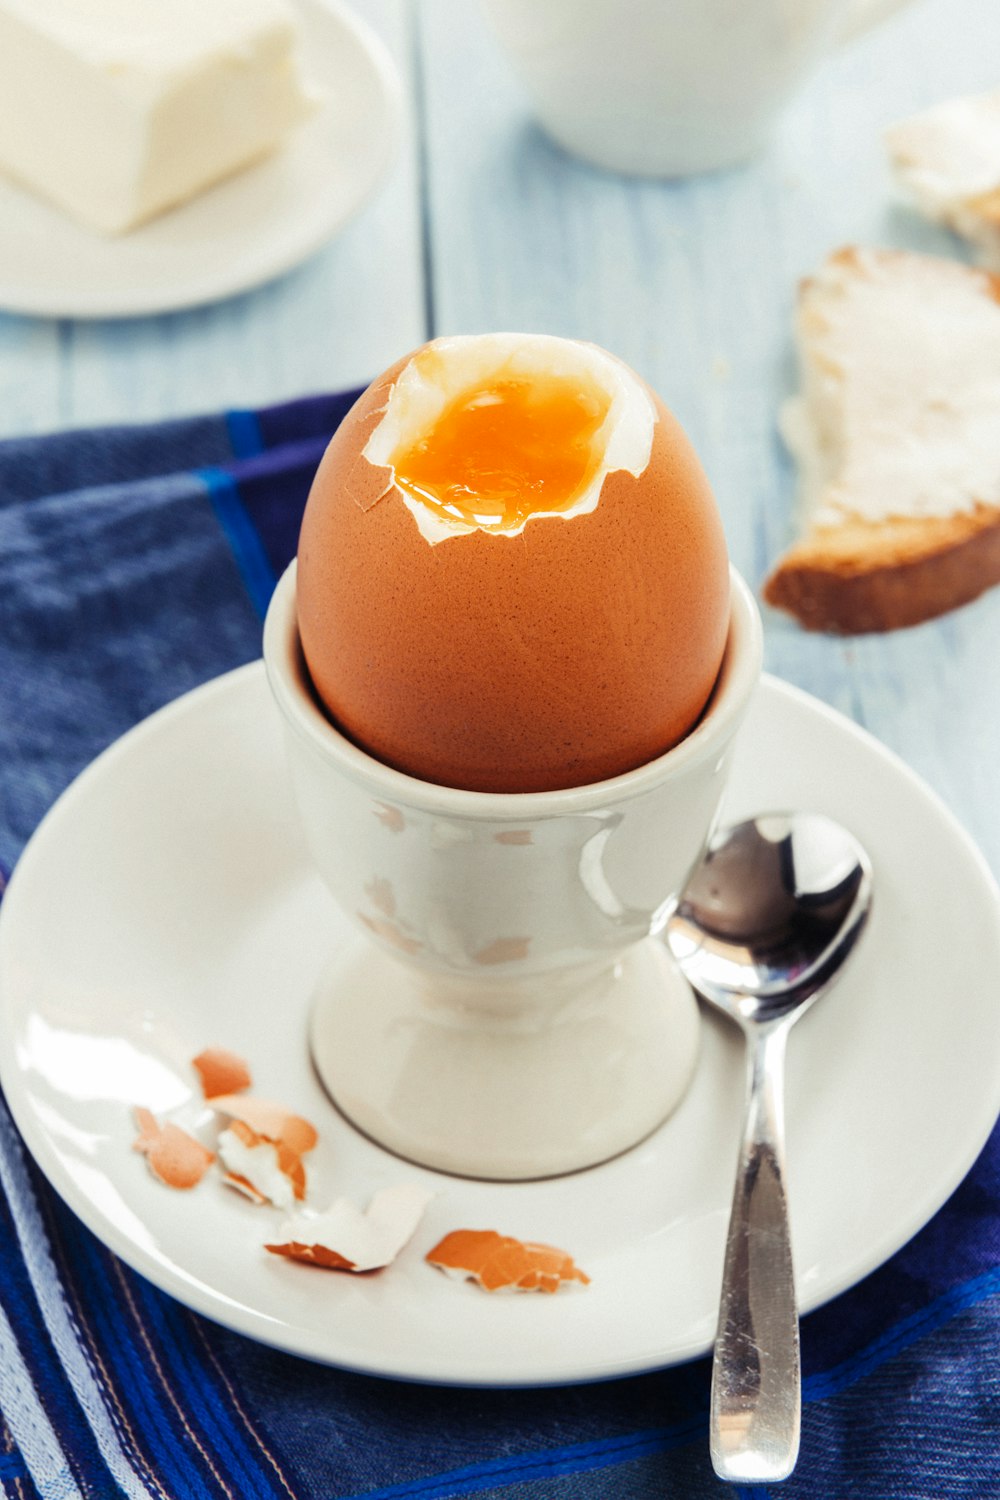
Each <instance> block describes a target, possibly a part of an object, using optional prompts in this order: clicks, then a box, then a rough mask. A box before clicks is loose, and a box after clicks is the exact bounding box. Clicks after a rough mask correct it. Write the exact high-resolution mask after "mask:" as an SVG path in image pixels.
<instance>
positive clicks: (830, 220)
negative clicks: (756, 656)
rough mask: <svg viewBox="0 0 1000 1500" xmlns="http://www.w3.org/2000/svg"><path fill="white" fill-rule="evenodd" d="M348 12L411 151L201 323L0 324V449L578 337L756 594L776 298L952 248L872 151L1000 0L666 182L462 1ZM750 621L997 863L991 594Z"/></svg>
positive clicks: (782, 463)
mask: <svg viewBox="0 0 1000 1500" xmlns="http://www.w3.org/2000/svg"><path fill="white" fill-rule="evenodd" d="M353 3H354V8H355V9H356V10H357V11H358V12H359V13H360V14H361V15H362V16H363V17H364V18H365V19H367V20H368V21H369V22H370V23H371V24H372V25H373V26H374V27H375V28H376V30H377V31H378V32H379V33H380V34H381V36H382V37H383V39H384V40H385V41H386V43H387V44H388V46H389V48H390V50H391V52H392V54H393V56H394V57H395V59H396V61H397V64H398V66H399V69H400V72H401V74H402V76H403V79H404V83H405V85H406V89H407V99H408V130H407V136H406V140H405V143H404V146H403V149H402V151H401V153H400V155H399V157H398V159H397V161H396V163H395V165H394V168H393V170H392V172H391V174H390V176H389V177H388V178H387V179H386V181H385V182H384V183H383V185H382V187H381V188H380V190H379V192H378V194H377V196H376V197H375V198H374V199H373V200H372V201H371V202H370V203H369V205H368V206H367V208H366V209H365V210H364V211H363V212H362V214H361V215H360V216H359V217H358V218H357V219H356V220H354V221H353V222H352V223H351V224H350V225H349V227H348V228H347V229H346V230H345V231H344V232H343V233H342V234H341V235H340V236H339V237H338V238H337V239H336V240H335V241H334V242H333V243H332V244H330V245H329V247H328V248H327V249H325V250H324V251H323V252H322V253H320V254H319V255H317V256H315V257H314V258H313V259H312V260H310V261H309V262H308V263H307V264H305V265H303V266H302V267H300V268H299V269H298V270H296V271H294V272H293V273H291V274H290V275H287V276H285V277H284V278H282V279H281V280H280V281H277V282H274V283H272V284H271V285H269V286H266V287H263V288H261V289H260V290H258V291H256V292H253V293H250V294H248V295H244V296H241V297H238V298H235V299H232V300H230V301H227V302H223V303H220V304H218V305H216V306H213V307H209V308H205V309H200V310H196V311H192V312H188V313H181V314H176V315H171V316H166V317H160V318H144V319H138V320H134V321H130V322H124V323H112V322H107V323H75V322H66V321H61V322H48V321H43V320H33V319H30V318H21V317H10V316H3V315H0V393H2V400H0V433H2V434H3V435H10V434H22V433H29V432H39V431H45V430H49V429H54V428H58V427H63V426H70V425H81V424H89V423H97V422H109V421H115V422H117V421H123V420H129V419H133V418H134V419H150V418H157V417H167V416H173V415H177V414H180V413H187V412H194V411H201V410H211V409H215V408H218V407H221V406H230V405H237V406H245V405H256V404H261V403H266V402H270V401H277V400H280V399H283V398H286V397H290V396H295V395H299V394H302V393H305V392H308V391H314V390H320V389H330V388H335V387H338V386H343V385H347V384H352V383H357V382H362V381H364V380H366V379H367V378H369V377H370V376H372V375H373V374H375V373H376V372H378V371H379V370H380V369H382V368H383V367H385V366H386V365H387V364H389V363H390V362H391V361H392V360H394V359H395V358H396V357H397V356H398V355H399V354H400V353H401V352H402V351H404V350H406V349H408V348H411V347H413V346H414V345H416V344H418V343H420V342H421V341H422V340H423V339H425V338H427V337H429V336H430V335H432V334H438V333H451V332H467V331H472V330H482V329H493V328H505V329H525V330H539V331H546V332H551V333H559V334H567V335H573V336H577V337H582V338H587V339H593V340H595V341H596V342H598V343H600V344H603V345H605V346H606V347H607V348H609V349H611V350H613V351H614V352H616V353H617V354H619V355H621V356H622V357H623V358H624V359H625V360H627V361H628V362H629V363H631V364H632V365H634V366H635V368H636V369H637V370H638V371H639V372H640V373H641V374H642V375H644V376H645V377H646V378H647V379H648V380H649V381H650V382H651V383H652V384H653V385H654V386H655V387H656V388H657V389H658V390H659V391H660V392H661V394H662V395H663V397H664V398H665V400H666V401H667V402H668V404H669V405H671V406H672V407H673V408H674V409H675V411H676V412H677V414H678V415H679V417H680V418H681V420H682V422H683V423H684V424H685V425H686V427H687V429H688V431H689V432H690V434H691V437H692V438H693V440H694V442H695V444H696V446H697V447H698V449H699V450H700V452H701V454H702V457H703V460H704V462H705V464H706V467H707V469H708V471H709V474H710V476H711V478H712V480H713V482H714V485H715V488H716V493H717V495H718V499H719V503H720V506H721V508H722V512H723V516H724V519H725V523H726V528H727V532H728V537H729V545H730V550H731V553H732V557H733V560H734V562H735V563H736V565H737V567H738V568H739V569H740V570H741V571H742V572H743V573H744V575H745V576H746V577H747V578H748V579H749V580H750V581H751V583H752V584H753V585H754V586H755V587H756V586H757V585H759V583H760V580H761V578H762V577H763V575H764V573H765V571H766V570H767V568H768V565H769V563H770V562H771V561H772V560H773V559H774V557H775V556H776V555H777V553H778V552H779V551H780V550H781V549H782V547H783V546H784V545H785V543H786V541H787V540H788V538H789V536H790V532H791V508H792V501H793V491H794V475H793V472H792V469H791V466H790V464H789V461H788V459H787V457H786V455H785V454H784V452H783V450H782V447H781V444H780V440H779V438H778V436H777V433H776V425H775V424H776V416H777V412H778V409H779V406H780V403H781V401H782V399H783V398H784V396H786V395H787V394H788V393H789V391H790V390H791V389H792V386H793V382H794V361H793V357H792V346H791V333H790V327H791V313H792V305H793V299H794V294H795V287H796V283H797V280H798V279H799V277H800V276H802V275H803V274H805V273H807V272H808V271H809V270H810V269H811V268H813V267H814V266H816V265H817V264H818V263H819V262H820V261H821V260H822V259H823V258H824V257H825V255H826V254H827V253H828V252H829V251H830V250H831V249H833V248H834V247H836V246H837V245H840V244H844V243H848V242H852V243H860V244H877V245H897V246H902V247H910V248H915V249H921V248H922V249H929V250H934V251H938V252H941V253H945V254H951V255H957V256H962V254H963V252H962V250H961V247H960V246H959V245H958V244H957V242H956V241H954V240H953V239H952V238H951V237H950V236H949V235H947V234H946V233H945V232H943V231H938V230H936V229H934V228H932V227H931V226H929V225H926V224H923V223H922V222H921V221H919V220H918V219H917V218H916V217H915V216H914V215H913V214H912V213H910V212H909V211H908V210H907V209H905V208H904V207H903V206H901V205H900V204H899V203H898V201H896V199H895V198H894V195H893V192H892V189H891V186H890V182H889V176H888V171H887V168H886V163H885V157H884V153H883V150H882V147H881V141H880V135H881V131H882V128H883V127H884V126H885V125H887V124H888V123H890V122H891V121H893V120H895V119H897V118H900V117H901V116H904V115H906V114H908V113H911V112H913V111H914V110H915V109H918V108H921V107H923V106H926V105H928V104H930V103H932V102H935V101H937V100H938V99H943V98H945V97H948V96H950V95H953V94H958V93H967V92H973V91H976V90H979V89H985V88H990V87H996V86H998V85H1000V6H998V5H997V0H916V3H915V4H914V5H913V6H912V7H911V8H910V9H909V10H907V11H906V12H904V13H902V14H901V15H899V16H897V17H896V18H895V19H893V20H892V21H890V22H888V23H886V24H885V25H884V26H883V27H882V28H881V29H880V30H878V31H876V32H873V33H871V34H869V35H868V36H867V37H864V38H862V39H861V40H859V41H856V42H854V43H852V44H851V45H850V46H848V47H845V48H843V49H842V50H841V51H840V52H839V53H838V54H837V55H836V56H834V57H833V58H831V59H830V60H828V61H827V63H826V64H825V65H824V67H823V68H822V70H821V72H820V73H819V74H818V75H817V76H816V77H815V78H814V80H813V81H812V82H811V84H810V85H809V86H808V88H807V89H806V90H805V92H804V93H803V94H802V95H801V96H800V98H799V99H798V101H797V102H796V103H795V105H794V106H793V107H792V108H791V109H790V110H789V111H788V112H787V113H786V115H785V116H784V119H783V121H782V123H781V126H780V129H779V130H778V133H777V135H776V137H775V140H774V142H773V145H772V147H771V149H770V151H769V152H768V153H767V155H766V156H765V157H764V158H762V159H761V160H759V161H758V162H756V163H755V164H754V165H753V166H751V167H749V168H745V169H742V170H740V171H734V172H731V173H725V174H720V175H717V176H714V177H711V178H703V179H700V180H696V181H692V182H688V183H684V184H661V183H640V182H632V181H627V180H624V179H620V178H616V177H614V176H610V175H605V174H602V173H599V172H596V171H593V170H591V169H589V168H587V167H585V166H583V165H581V164H579V163H577V162H575V161H573V160H571V159H569V158H568V157H566V156H565V155H563V154H562V153H561V152H560V151H559V150H558V149H556V148H555V147H553V146H552V145H550V144H549V143H548V141H547V140H546V138H545V137H544V136H543V135H542V133H541V132H540V131H539V130H538V129H537V128H536V127H535V126H534V125H533V124H532V123H531V120H530V116H529V113H528V109H527V105H526V102H525V100H524V98H523V96H522V94H521V91H520V88H519V85H518V84H517V82H516V81H515V79H514V78H513V76H512V74H511V73H510V72H509V70H508V68H507V65H506V63H505V61H504V60H503V59H502V58H501V56H500V55H499V54H498V53H497V51H496V49H495V47H494V45H493V41H492V37H491V35H490V33H489V31H488V30H487V27H486V24H485V21H484V19H483V16H482V14H481V12H480V9H479V7H478V5H477V4H476V3H473V0H412V3H410V4H407V3H406V0H353ZM998 421H1000V413H998ZM765 624H766V642H767V644H766V665H767V667H768V668H769V669H770V670H771V671H773V672H775V673H777V674H778V675H779V676H782V677H785V678H787V679H789V680H790V681H792V682H795V683H797V684H799V685H800V686H802V687H804V688H806V689H808V690H809V691H810V692H812V693H815V694H816V695H817V696H819V697H820V698H823V699H825V700H826V701H828V702H829V703H831V704H832V705H834V706H835V707H836V708H838V709H840V710H842V711H843V712H844V713H846V714H848V715H850V716H851V717H853V718H854V719H856V720H857V721H858V722H860V723H862V724H864V725H865V726H866V727H867V728H868V729H870V730H871V731H872V732H873V733H874V734H875V735H877V736H878V737H879V738H880V739H881V740H882V741H884V742H885V743H886V744H888V745H889V746H891V747H892V748H893V749H894V750H896V751H897V752H898V753H899V754H900V755H901V756H902V757H903V758H904V759H905V760H906V761H907V762H908V763H909V764H910V765H911V766H912V767H913V768H914V769H916V770H917V771H918V772H919V773H920V774H921V775H922V776H924V777H925V778H926V779H927V781H928V782H930V784H931V785H932V786H933V787H934V788H935V789H936V790H937V791H938V792H939V793H940V794H941V795H942V796H943V797H944V799H945V801H946V802H947V803H948V804H949V805H950V806H951V807H952V809H953V810H954V811H955V813H956V814H957V815H958V817H959V818H960V819H961V821H962V822H963V823H964V824H965V826H966V827H967V828H968V829H969V831H970V832H971V833H972V834H973V836H974V837H975V839H976V840H977V842H978V843H979V844H980V846H981V848H982V849H983V850H984V852H985V853H986V855H987V857H988V858H989V860H990V861H991V863H992V865H993V868H994V870H995V871H998V872H1000V772H998V764H1000V665H998V657H1000V590H996V591H994V592H993V593H992V594H991V595H988V596H986V597H984V598H983V599H981V600H979V601H978V602H977V603H975V604H973V605H970V606H968V607H967V608H965V609H963V610H961V611H959V612H957V613H955V614H953V615H951V616H949V617H947V618H945V619H943V620H940V621H938V622H934V623H931V624H928V625H925V626H922V627H920V628H917V629H915V630H910V631H906V632H899V633H896V634H895V635H889V636H882V637H874V636H872V637H863V638H860V639H857V640H853V641H841V640H836V639H832V638H826V637H819V636H811V635H807V634H805V633H803V632H802V631H800V630H799V629H798V628H797V627H796V626H795V625H793V624H791V623H786V622H785V621H784V620H783V619H781V618H779V617H778V616H776V615H774V614H771V613H768V614H767V615H766V619H765Z"/></svg>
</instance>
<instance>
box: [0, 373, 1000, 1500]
mask: <svg viewBox="0 0 1000 1500" xmlns="http://www.w3.org/2000/svg"><path fill="white" fill-rule="evenodd" d="M351 400H352V395H351V394H348V395H346V396H332V397H319V398H314V399H311V400H308V401H302V402H295V403H292V404H291V405H287V406H283V407H280V408H274V409H271V410H267V411H261V412H256V413H254V412H232V413H229V414H228V415H226V416H218V417H209V418H203V419H198V420H193V421H185V422H173V423H167V424H163V425H160V426H155V427H136V428H118V429H104V430H102V431H96V432H77V433H67V434H62V435H59V436H55V437H47V438H39V439H31V440H27V441H23V442H14V443H6V444H0V864H2V865H3V866H5V867H6V868H7V869H8V870H9V869H10V867H11V866H12V864H13V863H14V861H15V860H16V859H17V857H18V854H19V852H20V850H21V848H22V847H23V845H24V842H25V840H26V839H27V838H28V837H29V835H30V834H31V831H32V829H33V828H34V827H35V825H36V824H37V822H38V820H39V818H40V817H41V815H42V813H43V812H44V811H45V809H46V808H47V807H48V805H49V804H50V803H51V802H52V800H53V799H54V798H55V796H56V795H57V794H58V793H59V792H60V791H61V790H62V789H63V787H64V786H65V785H66V784H67V783H68V782H69V781H70V780H71V779H72V777H73V776H74V775H76V773H77V772H78V771H79V770H81V769H82V767H83V766H84V765H85V764H86V763H87V762H88V761H90V760H91V759H92V758H93V756H94V755H96V754H97V753H98V752H99V751H100V750H102V749H103V748H104V747H105V746H106V745H107V744H108V743H109V742H110V741H111V740H113V739H115V738H116V737H117V736H118V735H119V734H121V733H122V732H123V731H124V730H126V729H127V728H129V727H130V726H131V725H132V724H133V723H135V722H136V720H138V719H139V718H142V717H143V716H144V715H146V714H148V713H150V712H151V711H152V710H153V709H156V708H158V707H160V706H161V704H163V703H164V702H166V701H167V700H169V699H171V698H173V697H176V696H177V695H178V694H180V693H182V692H185V691H186V690H187V689H189V688H191V687H194V686H195V685H197V684H198V683H200V682H202V681H204V680H206V679H207V678H209V677H213V676H215V675H217V674H218V673H220V672H223V671H226V670H228V669H229V668H231V667H234V666H237V665H238V664H240V663H241V662H245V661H249V660H251V659H253V658H254V657H256V656H257V655H258V654H259V649H260V620H261V615H262V613H263V610H264V607H265V605H266V602H267V599H268V597H269V594H270V590H271V588H272V586H273V583H274V579H275V577H276V576H277V574H278V573H280V571H281V570H282V569H283V567H284V566H285V564H286V563H287V561H288V560H289V559H290V557H291V556H292V553H293V551H294V547H295V541H296V536H297V532H298V524H299V518H300V516H301V511H302V505H303V503H304V500H305V495H306V491H307V488H308V484H309V480H310V478H311V475H312V472H313V470H314V469H315V466H316V463H317V461H318V458H319V455H320V453H321V452H322V449H323V447H324V445H325V443H326V440H327V438H328V437H329V434H330V432H331V431H332V430H333V428H334V427H335V426H336V424H337V422H338V421H339V420H340V418H341V417H342V415H343V414H344V412H345V411H346V410H347V408H348V406H349V405H350V403H351ZM0 1189H2V1192H0V1493H2V1495H4V1496H11V1497H17V1500H34V1497H36V1496H42V1497H45V1500H76V1497H100V1500H104V1497H112V1496H116V1497H117V1496H120V1495H126V1496H130V1497H135V1500H213V1497H222V1500H250V1497H258V1496H259V1497H261V1500H265V1497H267V1500H270V1497H274V1500H347V1497H352V1500H360V1497H362V1496H364V1497H366V1500H390V1497H391V1500H404V1497H405V1500H444V1497H448V1496H464V1495H476V1496H480V1497H484V1500H598V1497H600V1500H607V1497H614V1500H618V1497H621V1500H665V1497H676V1500H700V1497H710V1496H716V1497H718V1496H724V1495H726V1494H727V1493H729V1491H728V1488H727V1486H724V1485H722V1484H720V1483H719V1481H718V1480H716V1479H715V1478H714V1476H713V1475H712V1472H711V1468H710V1465H709V1461H708V1457H707V1442H706V1434H707V1420H706V1409H707V1396H708V1364H707V1362H706V1361H699V1362H697V1363H695V1364H692V1365H688V1366H684V1367H682V1368H679V1369H675V1370H667V1371H663V1372H660V1373H657V1374H653V1375H648V1376H644V1377H641V1378H637V1379H631V1380H623V1381H618V1382H610V1383H606V1384H601V1385H592V1386H583V1387H575V1388H569V1389H563V1390H544V1391H534V1392H532V1391H506V1392H505V1391H492V1392H491V1391H461V1390H437V1389H434V1388H430V1387H420V1386H407V1385H398V1384H393V1383H390V1382H387V1381H379V1380H374V1379H369V1378H365V1377H361V1376H355V1375H348V1374H343V1373H341V1372H339V1371H336V1370H330V1369H326V1368H322V1367H317V1366H313V1365H309V1364H306V1363H304V1362H302V1361H300V1360H297V1359H293V1358H291V1357H289V1356H286V1355H282V1354H277V1353H274V1352H273V1351H271V1350H269V1349H265V1348H262V1347H260V1346H258V1345H255V1344H252V1343H250V1342H248V1341H247V1340H245V1339H243V1338H240V1337H239V1336H238V1335H236V1334H232V1333H228V1332H226V1331H225V1330H224V1329H221V1328H218V1327H216V1326H215V1325H213V1324H211V1323H208V1322H206V1321H205V1320H204V1319H202V1318H200V1317H198V1316H196V1315H195V1314H194V1313H191V1312H189V1311H188V1310H187V1309H186V1308H184V1307H182V1306H181V1305H180V1304H179V1303H177V1302H174V1301H173V1300H172V1299H171V1298H169V1297H167V1296H166V1295H164V1294H163V1293H161V1292H159V1291H157V1290H156V1289H155V1288H154V1287H152V1286H151V1285H149V1284H148V1283H147V1282H145V1281H144V1280H142V1279H141V1278H140V1277H138V1276H136V1275H135V1274H134V1273H133V1272H131V1271H129V1270H128V1269H127V1268H126V1267H125V1266H123V1265H122V1264H121V1263H120V1262H119V1261H118V1260H117V1259H116V1258H115V1257H114V1256H113V1255H111V1254H110V1253H109V1252H108V1251H107V1250H106V1249H105V1248H104V1247H103V1245H101V1244H100V1242H99V1241H97V1240H96V1239H95V1238H94V1236H93V1235H92V1234H90V1233H89V1231H88V1230H86V1229H85V1228H84V1227H83V1226H82V1225H81V1224H80V1223H79V1222H78V1221H77V1220H76V1219H75V1218H74V1216H73V1215H72V1214H71V1213H70V1212H69V1210H68V1209H66V1208H65V1207H64V1206H63V1204H62V1203H61V1202H60V1200H59V1199H58V1198H57V1197H56V1196H55V1195H54V1194H53V1193H52V1191H51V1190H50V1189H49V1187H48V1186H47V1184H46V1183H45V1182H44V1181H43V1180H42V1178H41V1177H40V1175H39V1173H38V1172H37V1170H36V1169H35V1168H34V1166H33V1164H32V1162H31V1161H30V1159H29V1158H28V1157H27V1154H26V1152H25V1151H24V1148H23V1147H22V1145H21V1144H20V1142H19V1140H18V1137H17V1134H16V1132H15V1130H14V1127H13V1126H12V1124H11V1121H10V1118H9V1116H8V1114H7V1112H6V1110H5V1109H4V1108H3V1106H2V1103H0ZM803 1360H804V1368H805V1411H804V1420H803V1438H802V1453H801V1458H800V1461H799V1466H798V1469H797V1470H796V1473H795V1475H794V1476H793V1478H792V1479H791V1480H790V1481H789V1482H788V1483H787V1484H785V1485H783V1486H781V1490H782V1494H783V1496H786V1497H788V1500H799V1497H801V1500H805V1497H809V1500H903V1497H913V1500H918V1497H919V1500H951V1497H970V1500H971V1497H977V1500H988V1497H1000V1134H995V1135H994V1137H993V1139H992V1141H991V1142H990V1144H989V1146H988V1147H987V1149H986V1151H985V1152H984V1153H983V1155H982V1157H981V1158H980V1160H979V1162H978V1163H977V1165H976V1166H975V1168H974V1169H973V1171H972V1172H971V1173H970V1175H969V1177H968V1178H967V1179H966V1181H965V1182H964V1183H963V1185H962V1186H961V1187H960V1188H959V1190H958V1191H957V1192H956V1194H955V1195H954V1197H953V1198H952V1199H951V1201H950V1202H949V1203H948V1204H947V1206H946V1207H945V1208H944V1209H943V1210H942V1211H941V1213H939V1214H938V1216H937V1217H936V1219H935V1220H934V1221H933V1222H932V1223H931V1224H930V1225H929V1226H928V1227H927V1228H926V1229H925V1230H924V1231H923V1232H922V1233H921V1234H919V1235H918V1236H917V1237H916V1238H915V1239H914V1240H913V1241H912V1242H911V1243H910V1244H909V1245H908V1246H906V1248H905V1249H904V1250H902V1251H901V1252H900V1253H899V1254H898V1255H896V1256H895V1257H894V1258H893V1259H892V1260H891V1261H890V1262H889V1263H888V1264H887V1265H885V1266H884V1267H883V1268H882V1269H881V1270H879V1271H878V1272H876V1273H875V1274H874V1275H873V1276H870V1277H869V1278H868V1279H867V1280H866V1281H865V1282H863V1283H862V1284H861V1285H860V1286H858V1287H857V1288H855V1289H854V1290H853V1291H852V1292H850V1293H848V1294H846V1295H845V1296H843V1297H840V1298H838V1299H837V1301H836V1302H834V1303H831V1304H830V1305H829V1306H828V1307H826V1308H824V1309H821V1310H820V1311H818V1312H816V1313H813V1314H811V1315H810V1316H809V1317H808V1318H806V1319H805V1321H804V1326H803ZM751 1493H752V1494H753V1495H755V1496H757V1497H761V1496H764V1495H766V1491H765V1490H761V1489H756V1490H755V1491H753V1492H749V1491H748V1492H747V1494H748V1495H750V1494H751Z"/></svg>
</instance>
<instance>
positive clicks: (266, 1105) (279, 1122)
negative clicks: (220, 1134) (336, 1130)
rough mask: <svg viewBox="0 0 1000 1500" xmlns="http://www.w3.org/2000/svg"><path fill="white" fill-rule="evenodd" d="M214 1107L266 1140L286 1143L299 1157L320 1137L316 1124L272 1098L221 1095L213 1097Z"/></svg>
mask: <svg viewBox="0 0 1000 1500" xmlns="http://www.w3.org/2000/svg"><path fill="white" fill-rule="evenodd" d="M211 1103H212V1108H213V1109H217V1110H218V1111H219V1113H220V1114H223V1115H229V1117H230V1118H231V1119H233V1120H242V1122H243V1124H244V1125H249V1127H250V1129H251V1130H252V1131H253V1133H254V1134H255V1135H257V1136H260V1137H261V1138H263V1139H264V1140H266V1141H275V1142H278V1143H279V1144H281V1145H284V1146H287V1147H288V1149H289V1151H292V1152H294V1154H295V1155H296V1156H304V1155H305V1154H306V1152H307V1151H311V1150H312V1149H313V1147H314V1146H315V1144H316V1142H317V1141H318V1140H319V1135H318V1134H317V1131H316V1127H315V1126H314V1125H310V1123H309V1121H308V1120H303V1119H302V1117H301V1115H295V1114H292V1112H291V1110H289V1109H286V1108H285V1106H284V1105H283V1104H276V1103H274V1101H273V1100H271V1099H254V1098H247V1097H246V1096H244V1095H240V1094H219V1095H217V1096H216V1097H215V1098H213V1099H212V1101H211Z"/></svg>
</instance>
